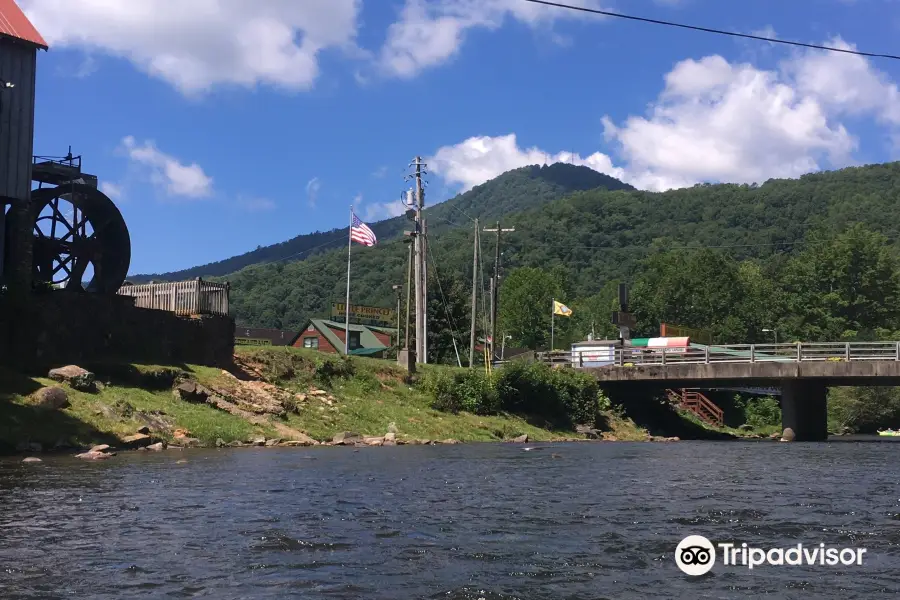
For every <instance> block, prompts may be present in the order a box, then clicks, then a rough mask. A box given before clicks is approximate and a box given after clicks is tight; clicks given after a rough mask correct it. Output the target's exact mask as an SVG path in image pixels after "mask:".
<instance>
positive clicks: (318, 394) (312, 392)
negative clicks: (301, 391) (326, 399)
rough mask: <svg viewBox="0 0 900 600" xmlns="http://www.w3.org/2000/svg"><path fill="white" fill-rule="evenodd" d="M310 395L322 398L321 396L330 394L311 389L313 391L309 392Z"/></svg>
mask: <svg viewBox="0 0 900 600" xmlns="http://www.w3.org/2000/svg"><path fill="white" fill-rule="evenodd" d="M309 395H310V396H319V397H321V396H327V395H328V392H326V391H325V390H317V389H311V390H309Z"/></svg>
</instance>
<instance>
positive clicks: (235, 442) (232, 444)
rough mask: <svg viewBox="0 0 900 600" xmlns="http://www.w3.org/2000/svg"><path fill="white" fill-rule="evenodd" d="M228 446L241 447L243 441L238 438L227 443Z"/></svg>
mask: <svg viewBox="0 0 900 600" xmlns="http://www.w3.org/2000/svg"><path fill="white" fill-rule="evenodd" d="M228 447H229V448H243V447H244V442H242V441H240V440H234V441H233V442H229V443H228Z"/></svg>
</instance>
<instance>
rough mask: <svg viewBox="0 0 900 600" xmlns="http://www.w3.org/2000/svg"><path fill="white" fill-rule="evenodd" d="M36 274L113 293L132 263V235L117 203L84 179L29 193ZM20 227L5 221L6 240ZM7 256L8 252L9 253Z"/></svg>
mask: <svg viewBox="0 0 900 600" xmlns="http://www.w3.org/2000/svg"><path fill="white" fill-rule="evenodd" d="M29 219H30V220H31V222H32V223H33V224H34V227H33V230H34V245H33V255H34V260H33V279H34V281H35V282H36V283H41V282H42V283H45V284H53V285H56V286H60V287H64V288H65V289H66V290H69V291H88V292H98V293H104V294H114V293H116V291H117V290H118V289H119V287H120V286H121V285H122V282H124V281H125V277H126V276H127V275H128V267H129V266H130V264H131V238H130V236H129V235H128V228H127V227H126V226H125V219H123V218H122V213H120V212H119V209H118V208H116V205H115V204H114V203H113V201H112V200H110V199H109V198H108V197H107V196H106V194H104V193H103V192H101V191H100V190H98V189H97V188H95V187H93V186H90V185H85V184H82V183H65V184H63V185H60V186H58V187H47V188H40V189H36V190H34V191H32V192H31V211H30V216H29ZM15 230H16V223H15V217H12V218H9V219H8V220H7V223H6V232H7V236H6V239H7V240H10V239H12V232H14V231H15ZM7 256H10V253H9V252H7Z"/></svg>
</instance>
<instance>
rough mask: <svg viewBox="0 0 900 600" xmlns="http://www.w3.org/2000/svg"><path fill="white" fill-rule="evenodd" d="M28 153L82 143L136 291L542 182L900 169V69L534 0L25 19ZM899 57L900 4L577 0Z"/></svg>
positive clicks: (59, 6)
mask: <svg viewBox="0 0 900 600" xmlns="http://www.w3.org/2000/svg"><path fill="white" fill-rule="evenodd" d="M17 1H18V3H19V4H20V6H21V7H22V8H23V10H25V12H26V14H27V15H28V16H29V18H30V19H31V20H32V22H33V23H34V24H35V26H36V27H37V29H38V30H39V31H40V32H41V34H42V35H43V36H44V37H45V38H46V39H47V41H48V43H49V45H50V50H49V51H48V52H41V53H40V54H39V57H38V82H37V106H36V111H35V119H36V122H35V150H34V151H35V154H39V155H53V156H61V155H64V154H65V153H66V152H67V150H68V147H69V146H70V145H71V146H72V151H73V153H74V154H76V155H78V154H80V155H82V156H83V157H84V158H83V161H84V162H83V166H84V170H85V171H87V172H88V173H92V174H95V175H97V176H98V177H99V180H100V185H101V187H102V189H103V190H104V191H105V192H106V193H107V195H109V196H110V197H111V198H113V199H114V200H115V202H116V204H117V205H118V206H119V208H120V210H121V211H122V213H123V215H124V217H125V220H126V222H127V224H128V228H129V231H130V234H131V239H132V262H131V269H130V272H131V273H154V272H155V273H160V272H167V271H172V270H177V269H182V268H187V267H191V266H195V265H199V264H204V263H207V262H211V261H215V260H220V259H224V258H227V257H229V256H233V255H236V254H240V253H243V252H246V251H248V250H253V249H254V248H256V247H257V246H265V245H268V244H272V243H277V242H281V241H284V240H287V239H290V238H292V237H294V236H296V235H299V234H302V233H309V232H313V231H327V230H330V229H333V228H335V227H345V226H346V225H347V224H348V223H349V219H350V217H349V213H350V208H351V206H353V207H355V211H356V212H357V214H358V215H359V216H360V217H361V218H362V219H364V220H366V221H369V222H372V221H377V220H380V219H383V218H387V217H390V216H393V215H396V214H399V213H400V212H402V210H403V206H402V204H401V200H400V198H401V197H402V193H403V192H404V190H406V189H408V187H409V184H408V183H407V182H405V181H404V179H403V177H404V175H406V174H407V173H408V172H409V163H410V161H411V160H412V159H413V158H414V157H415V156H421V157H423V158H424V159H425V161H426V162H427V164H428V176H427V181H428V187H427V191H426V199H425V203H426V207H427V205H429V204H434V203H436V202H440V201H443V200H446V199H447V198H450V197H453V196H454V195H456V194H457V193H460V192H463V191H465V190H468V189H470V188H472V187H473V186H476V185H478V184H481V183H483V182H485V181H487V180H489V179H491V178H493V177H496V176H497V175H499V174H501V173H503V172H505V171H507V170H510V169H513V168H517V167H520V166H524V165H528V164H542V163H551V162H570V163H574V164H581V165H587V166H590V167H591V168H594V169H596V170H598V171H601V172H603V173H607V174H609V175H612V176H614V177H617V178H619V179H621V180H623V181H626V182H628V183H631V184H632V185H634V186H636V187H638V188H641V189H646V190H653V191H661V190H666V189H671V188H677V187H685V186H691V185H694V184H696V183H701V182H713V183H715V182H735V183H752V182H760V183H761V182H764V181H765V180H767V179H770V178H779V177H796V176H799V175H802V174H804V173H808V172H811V171H816V170H823V169H834V168H841V167H845V166H851V165H858V164H867V163H876V162H886V161H891V160H898V159H900V91H898V83H900V61H891V60H885V59H877V58H872V59H868V58H862V57H858V56H851V55H846V54H838V53H828V52H822V51H813V50H806V49H799V48H793V47H787V46H783V45H779V44H772V43H769V42H760V41H751V40H741V39H737V38H732V37H726V36H719V35H712V34H707V33H699V32H692V31H685V30H680V29H676V28H670V27H662V26H658V25H652V24H644V23H636V22H632V21H627V20H622V19H614V18H609V17H599V16H596V15H591V14H586V13H583V12H577V11H570V10H564V9H560V8H555V7H548V6H541V5H536V4H532V3H529V2H526V1H525V0H255V1H254V2H249V1H246V0H191V1H184V0H141V1H134V0H78V1H77V2H73V1H71V0H17ZM567 3H568V4H576V5H581V6H588V7H593V8H600V9H605V10H611V11H618V12H624V13H628V14H634V15H640V16H645V17H651V18H656V19H665V20H672V21H678V22H683V23H690V24H695V25H702V26H707V27H713V28H717V29H723V30H727V31H736V32H742V33H753V34H756V35H761V36H763V37H779V38H784V39H791V40H796V41H801V42H805V43H812V44H821V45H829V46H837V47H843V48H856V49H859V50H863V51H868V52H878V53H888V54H900V41H898V40H900V0H791V1H789V2H786V1H784V0H778V1H774V0H754V1H753V2H730V1H729V2H724V1H721V0H569V1H568V2H567Z"/></svg>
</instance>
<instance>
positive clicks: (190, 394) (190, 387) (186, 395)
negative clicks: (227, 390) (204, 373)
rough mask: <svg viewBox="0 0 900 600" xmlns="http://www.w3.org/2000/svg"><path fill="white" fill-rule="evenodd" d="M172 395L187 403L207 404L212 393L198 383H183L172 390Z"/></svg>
mask: <svg viewBox="0 0 900 600" xmlns="http://www.w3.org/2000/svg"><path fill="white" fill-rule="evenodd" d="M172 395H173V396H175V397H176V398H177V399H178V400H183V401H185V402H206V399H207V398H209V396H210V391H209V390H208V389H206V388H205V387H203V386H202V385H200V384H199V383H197V382H196V381H190V380H188V381H182V382H181V383H179V384H178V385H177V386H175V388H174V389H173V390H172Z"/></svg>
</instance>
